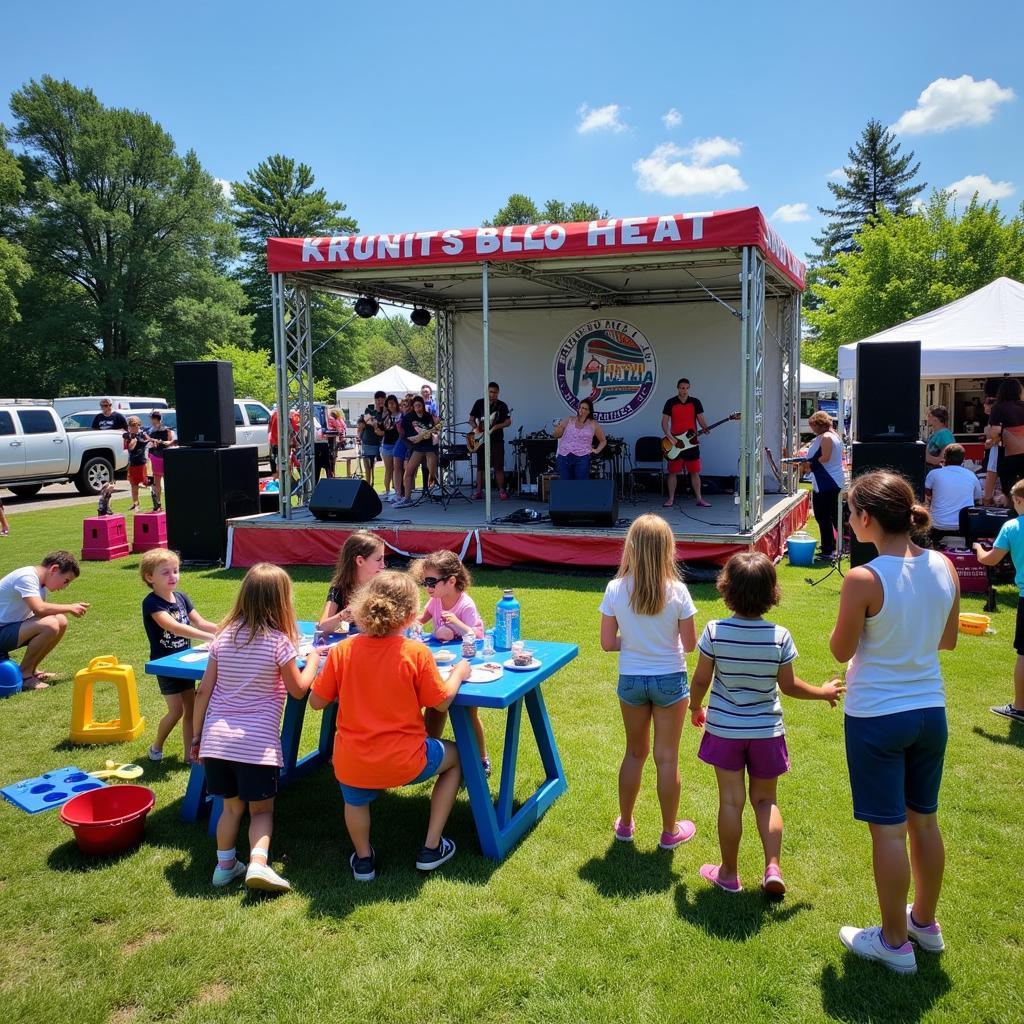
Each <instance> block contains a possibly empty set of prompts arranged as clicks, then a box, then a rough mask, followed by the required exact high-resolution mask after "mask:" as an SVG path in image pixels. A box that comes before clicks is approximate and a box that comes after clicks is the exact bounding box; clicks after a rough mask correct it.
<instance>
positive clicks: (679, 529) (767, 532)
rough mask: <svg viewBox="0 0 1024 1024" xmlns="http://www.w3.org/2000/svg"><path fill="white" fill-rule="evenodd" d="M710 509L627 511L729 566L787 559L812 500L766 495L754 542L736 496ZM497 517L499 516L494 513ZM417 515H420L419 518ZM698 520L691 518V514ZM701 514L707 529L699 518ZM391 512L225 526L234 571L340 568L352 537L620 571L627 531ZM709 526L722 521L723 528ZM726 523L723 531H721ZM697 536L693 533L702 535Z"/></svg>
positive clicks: (420, 550) (691, 557) (488, 561)
mask: <svg viewBox="0 0 1024 1024" xmlns="http://www.w3.org/2000/svg"><path fill="white" fill-rule="evenodd" d="M711 500H712V508H710V509H701V510H696V509H695V508H693V503H692V501H691V502H689V508H687V507H686V506H685V505H680V506H677V508H675V509H662V508H661V504H660V501H659V502H657V503H650V504H651V507H637V506H629V507H627V508H623V509H620V513H621V514H623V517H624V519H627V520H629V521H632V519H634V518H635V517H636V516H637V515H640V514H641V513H642V512H656V513H657V514H658V515H661V516H663V518H665V519H666V520H667V521H668V522H669V524H670V525H671V526H672V529H673V533H674V534H675V537H676V554H677V557H678V558H679V559H680V561H689V562H698V561H704V562H711V563H714V564H718V565H721V564H724V563H725V562H726V561H727V560H728V559H729V557H730V556H731V555H733V554H735V553H736V552H737V551H744V550H748V549H750V548H753V549H755V550H757V551H763V552H764V553H765V554H766V555H768V557H769V558H771V559H777V558H779V557H780V556H781V555H782V552H783V549H784V547H785V541H786V537H788V536H789V535H790V534H791V533H793V532H794V531H795V530H799V529H800V528H801V527H802V526H803V525H804V524H805V523H806V522H807V518H808V515H809V511H810V492H809V491H807V490H801V491H798V492H797V493H796V494H792V495H785V494H779V495H774V494H773V495H765V505H766V508H765V512H764V514H763V515H762V516H761V519H760V520H759V521H758V523H757V526H756V528H755V529H754V530H752V531H751V532H750V533H747V534H744V533H740V532H738V529H737V527H736V526H735V525H733V524H730V523H728V522H726V513H728V515H729V517H731V516H733V515H734V514H735V513H734V505H733V500H732V497H731V496H728V495H723V496H721V497H718V498H717V499H716V498H712V499H711ZM506 507H507V511H508V512H511V511H513V510H514V509H515V508H517V507H519V506H518V503H517V502H516V500H515V499H513V500H512V501H511V502H508V503H507V506H506V503H502V505H501V506H500V508H499V510H500V511H501V512H502V513H505V511H506ZM492 510H493V509H492ZM413 511H414V512H417V511H419V510H413ZM691 511H692V514H691ZM698 511H699V512H701V513H703V516H702V519H703V524H702V523H701V521H700V520H698V519H697V518H696V513H697V512H698ZM396 515H397V513H395V512H393V511H392V510H391V509H390V508H389V507H388V506H385V511H384V513H383V514H382V516H381V517H379V518H377V519H373V520H368V521H367V522H354V523H326V522H320V521H319V520H317V519H314V518H313V516H312V515H311V514H310V513H309V512H308V511H306V510H305V509H302V510H296V514H295V516H293V518H292V519H290V520H287V519H284V518H282V517H281V516H280V515H279V514H276V513H268V514H264V515H258V516H246V517H243V518H238V519H230V520H228V527H229V529H228V551H227V559H226V563H227V567H228V568H248V567H249V566H251V565H255V564H256V563H257V562H273V563H274V564H276V565H334V563H335V560H336V559H337V556H338V549H339V548H340V547H341V545H342V544H343V543H344V541H345V538H346V537H347V536H348V535H349V534H350V533H352V532H354V531H355V530H362V529H365V530H372V531H373V532H374V533H376V534H378V535H379V536H380V537H381V539H382V540H383V541H384V542H385V544H386V545H387V546H388V548H389V549H390V550H391V551H393V552H395V553H396V554H400V555H404V556H406V557H414V556H418V555H425V554H428V553H429V552H431V551H438V550H441V549H447V550H449V551H454V552H455V553H456V554H458V555H459V557H460V558H462V559H464V560H465V561H467V562H470V563H473V564H476V565H492V566H496V567H508V566H512V565H544V566H548V567H550V566H556V565H563V566H574V567H600V566H604V567H614V566H617V565H618V564H619V560H620V558H621V556H622V543H623V540H624V539H625V536H626V528H627V526H628V522H627V523H626V525H622V526H617V527H614V528H606V529H602V528H596V527H556V526H552V525H551V524H550V523H539V524H538V523H522V524H513V523H493V522H492V523H486V522H485V521H484V519H483V506H482V503H475V504H474V505H472V506H468V507H466V508H464V509H461V508H460V509H456V508H455V507H449V509H448V510H447V512H443V511H441V510H439V509H433V508H427V509H424V510H423V513H422V519H420V520H419V521H409V520H404V519H403V520H400V521H399V520H397V519H395V518H394V517H395V516H396ZM712 516H717V519H716V520H713V519H712ZM718 520H720V521H718ZM702 525H703V528H702V529H694V528H693V527H694V526H702Z"/></svg>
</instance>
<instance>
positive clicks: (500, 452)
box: [476, 441, 505, 473]
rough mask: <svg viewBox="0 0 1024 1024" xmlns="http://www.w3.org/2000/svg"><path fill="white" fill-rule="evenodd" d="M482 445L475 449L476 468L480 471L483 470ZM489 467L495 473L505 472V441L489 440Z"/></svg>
mask: <svg viewBox="0 0 1024 1024" xmlns="http://www.w3.org/2000/svg"><path fill="white" fill-rule="evenodd" d="M484 458H485V455H484V446H483V445H480V447H479V448H478V449H477V450H476V468H477V469H479V470H480V472H481V473H482V472H483V471H484V468H485V467H484ZM491 469H493V470H494V471H495V472H496V473H504V472H505V442H504V441H492V442H491Z"/></svg>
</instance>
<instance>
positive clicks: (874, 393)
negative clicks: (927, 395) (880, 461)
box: [856, 341, 921, 441]
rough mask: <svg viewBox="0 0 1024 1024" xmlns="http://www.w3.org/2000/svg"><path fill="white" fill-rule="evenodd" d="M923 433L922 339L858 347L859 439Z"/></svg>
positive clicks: (910, 436) (895, 438)
mask: <svg viewBox="0 0 1024 1024" xmlns="http://www.w3.org/2000/svg"><path fill="white" fill-rule="evenodd" d="M920 436H921V342H919V341H862V342H861V343H860V344H859V345H858V346H857V437H856V440H858V441H916V440H917V439H918V438H919V437H920Z"/></svg>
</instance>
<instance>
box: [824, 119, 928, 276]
mask: <svg viewBox="0 0 1024 1024" xmlns="http://www.w3.org/2000/svg"><path fill="white" fill-rule="evenodd" d="M847 157H848V159H849V163H848V164H847V165H846V166H845V167H844V168H843V172H844V175H845V181H830V182H829V183H828V187H829V191H830V192H831V193H832V195H833V196H834V197H835V199H836V205H835V209H832V210H829V209H826V208H825V207H823V206H819V207H818V212H819V213H820V214H822V216H825V217H828V218H830V220H829V223H828V225H827V226H826V228H825V231H824V233H823V234H822V235H821V236H820V237H819V238H815V239H814V243H815V245H817V246H818V248H819V250H820V254H819V255H818V256H817V257H816V258H814V259H813V260H812V262H814V263H817V264H829V263H831V262H832V260H833V257H834V256H835V255H836V254H837V253H841V252H854V251H856V249H857V242H856V240H855V238H854V236H855V235H856V233H857V232H858V231H859V230H860V229H861V228H862V227H864V225H865V224H868V223H870V222H871V221H872V220H873V219H874V218H875V217H877V216H878V214H879V213H880V212H881V211H882V210H888V212H889V213H892V214H896V215H905V214H908V213H910V211H911V206H912V203H913V201H914V198H915V197H916V196H917V195H919V194H920V193H921V192H923V191H924V189H925V184H924V183H923V182H922V183H921V184H920V185H915V184H912V182H913V180H914V177H915V176H916V175H917V172H918V169H919V168H920V166H921V165H920V163H916V164H914V165H913V166H912V167H911V166H910V164H911V161H912V160H913V159H914V153H913V151H911V152H909V153H907V154H906V155H904V156H900V145H899V143H898V142H896V140H895V138H894V137H893V134H892V132H890V131H889V130H888V129H887V128H885V127H884V126H883V125H882V124H881V123H880V122H879V121H875V120H874V119H872V120H870V121H868V123H867V127H866V128H865V129H864V131H862V132H861V136H860V140H859V141H858V142H857V144H856V145H855V146H854V147H853V148H852V149H850V150H849V152H848V153H847Z"/></svg>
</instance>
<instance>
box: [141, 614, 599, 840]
mask: <svg viewBox="0 0 1024 1024" xmlns="http://www.w3.org/2000/svg"><path fill="white" fill-rule="evenodd" d="M313 626H314V623H312V622H300V623H299V629H300V631H301V632H302V633H303V637H302V642H304V643H309V642H310V641H311V640H312V636H313ZM343 642H344V641H343ZM437 646H440V645H437ZM447 647H448V649H449V650H451V651H452V652H453V653H454V654H456V656H458V655H459V644H449V645H447ZM530 647H531V648H532V649H533V651H534V656H535V658H536V659H537V660H538V661H539V662H540V666H539V667H538V668H535V669H530V670H528V671H525V672H519V671H513V670H510V669H505V671H504V674H503V675H502V676H501V677H500V678H499V679H497V680H495V681H494V682H493V683H469V682H467V683H463V684H462V687H461V688H460V689H459V693H458V695H457V696H456V698H455V700H454V701H453V702H452V705H451V708H450V709H449V712H448V714H449V717H450V719H451V723H452V731H453V732H454V733H455V744H456V746H457V747H458V749H459V756H460V758H461V760H462V772H463V776H464V778H465V781H466V792H467V794H468V795H469V805H470V809H471V810H472V812H473V821H474V823H475V824H476V831H477V836H478V837H479V839H480V849H481V850H482V851H483V853H484V854H485V855H486V856H488V857H491V858H493V859H494V860H503V859H504V858H505V856H506V855H507V854H508V852H509V851H510V850H511V849H512V847H513V846H515V844H516V843H517V842H518V841H519V840H520V839H521V838H522V836H523V834H524V833H525V832H527V831H528V830H529V829H530V828H531V827H532V826H533V825H534V824H535V823H536V822H537V821H539V820H540V819H541V817H542V816H543V815H544V813H545V812H546V811H547V809H548V808H549V807H550V806H551V805H552V803H554V801H555V800H557V799H558V797H559V796H560V795H561V794H562V793H564V792H565V790H566V779H565V771H564V769H563V768H562V761H561V758H560V757H559V756H558V747H557V745H556V743H555V736H554V732H553V731H552V728H551V719H550V717H549V716H548V711H547V706H546V705H545V703H544V696H543V694H542V692H541V684H542V683H543V682H544V681H545V680H547V679H549V678H550V677H551V676H553V675H554V674H555V673H556V672H557V671H558V670H559V669H561V668H562V667H563V666H565V665H567V664H568V663H569V662H570V661H572V660H573V658H575V657H576V656H577V654H579V648H578V647H577V646H576V644H564V643H555V642H553V641H537V642H532V641H531V643H530ZM508 657H509V655H508V653H507V652H499V653H498V655H496V656H495V657H494V658H492V659H487V660H489V661H497V662H499V663H500V662H503V661H505V660H507V659H508ZM473 661H474V663H482V662H483V661H484V659H483V658H479V657H478V658H474V659H473ZM206 662H207V655H206V653H205V652H204V651H198V650H194V649H193V650H191V651H188V650H186V651H179V652H178V653H176V654H171V655H168V656H167V657H164V658H158V659H156V660H154V661H150V662H147V663H146V671H147V672H148V673H150V674H152V675H161V676H169V677H171V678H175V679H196V680H198V679H201V678H202V676H203V672H204V671H205V670H206ZM306 704H307V699H306V697H292V696H289V697H288V699H287V701H286V702H285V709H284V716H283V718H282V722H281V748H282V753H283V758H284V765H283V767H282V768H281V775H280V784H281V787H282V788H284V787H285V786H288V785H291V784H292V783H293V782H297V781H299V780H300V779H301V778H303V777H304V776H306V775H308V774H309V773H310V772H311V771H313V769H315V768H317V767H318V766H319V765H321V764H325V763H328V762H329V761H330V759H331V753H332V750H333V744H334V729H335V724H336V721H337V717H338V705H337V703H334V704H331V705H329V706H328V707H326V708H324V710H323V713H322V718H321V723H320V737H319V741H318V743H317V747H316V749H315V750H313V751H312V752H310V753H308V754H306V755H305V756H304V757H301V758H300V757H299V743H300V740H301V737H302V726H303V722H304V720H305V715H306ZM524 706H525V708H526V713H527V717H528V718H529V722H530V726H531V729H532V732H533V737H534V740H535V742H536V745H537V752H538V753H539V755H540V760H541V764H542V766H543V768H544V781H543V782H541V783H540V785H539V786H538V787H537V789H536V790H535V791H534V792H533V793H532V794H531V796H530V797H529V798H528V799H526V800H525V801H524V802H523V803H522V804H521V805H520V806H519V807H518V808H514V795H515V781H516V764H517V761H518V755H519V741H520V736H521V732H522V722H523V708H524ZM474 707H475V708H494V709H496V710H498V709H504V710H505V712H506V714H505V739H504V752H503V756H502V761H501V780H500V783H499V786H498V796H497V799H496V800H495V799H493V798H492V796H491V791H490V786H489V784H488V780H487V776H486V775H485V774H484V769H483V765H482V764H481V761H480V748H479V746H478V745H477V742H476V735H475V733H474V732H473V728H472V723H471V722H470V717H469V709H470V708H474ZM220 809H221V801H220V800H219V799H217V798H216V797H212V796H210V795H209V794H208V793H207V792H206V774H205V772H204V771H203V768H202V766H201V765H193V766H192V771H191V774H190V775H189V780H188V787H187V789H186V792H185V800H184V802H183V804H182V809H181V816H182V818H183V819H184V820H185V821H198V820H200V819H201V818H202V817H203V816H204V815H205V814H206V813H209V814H210V832H211V833H213V832H214V831H215V829H216V824H217V818H218V817H219V816H220Z"/></svg>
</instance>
